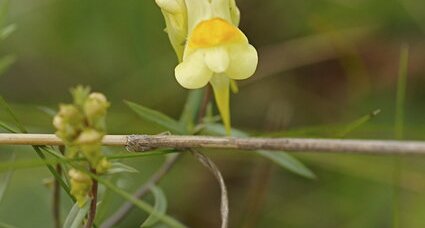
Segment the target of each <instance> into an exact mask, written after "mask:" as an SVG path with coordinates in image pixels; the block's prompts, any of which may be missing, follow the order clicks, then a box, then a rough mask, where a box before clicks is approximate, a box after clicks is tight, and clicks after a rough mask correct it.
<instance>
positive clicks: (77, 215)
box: [63, 203, 90, 228]
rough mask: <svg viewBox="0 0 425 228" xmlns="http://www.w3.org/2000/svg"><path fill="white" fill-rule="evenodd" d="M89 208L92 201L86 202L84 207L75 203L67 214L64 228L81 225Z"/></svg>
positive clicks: (77, 227) (73, 227)
mask: <svg viewBox="0 0 425 228" xmlns="http://www.w3.org/2000/svg"><path fill="white" fill-rule="evenodd" d="M89 209H90V203H86V204H85V205H84V207H82V208H80V207H78V204H77V203H75V204H74V206H72V208H71V210H70V211H69V213H68V216H66V219H65V222H64V224H63V228H79V227H81V224H82V223H83V221H84V218H85V217H86V215H87V213H88V212H89Z"/></svg>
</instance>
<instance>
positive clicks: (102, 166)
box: [96, 157, 111, 174]
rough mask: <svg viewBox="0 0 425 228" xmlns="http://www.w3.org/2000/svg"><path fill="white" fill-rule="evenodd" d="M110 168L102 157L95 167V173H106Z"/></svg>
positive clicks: (108, 163)
mask: <svg viewBox="0 0 425 228" xmlns="http://www.w3.org/2000/svg"><path fill="white" fill-rule="evenodd" d="M109 168H111V163H110V162H109V161H108V160H107V159H106V158H105V157H104V158H102V159H101V160H100V161H99V162H98V163H97V165H96V172H97V173H99V174H102V173H106V171H108V169H109Z"/></svg>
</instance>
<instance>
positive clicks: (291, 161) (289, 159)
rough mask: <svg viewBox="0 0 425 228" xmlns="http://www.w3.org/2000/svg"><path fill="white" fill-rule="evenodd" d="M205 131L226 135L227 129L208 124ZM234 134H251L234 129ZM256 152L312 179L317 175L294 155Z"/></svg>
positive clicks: (218, 125) (246, 135) (245, 135)
mask: <svg viewBox="0 0 425 228" xmlns="http://www.w3.org/2000/svg"><path fill="white" fill-rule="evenodd" d="M204 131H205V132H206V133H209V134H213V135H226V130H225V129H224V127H223V125H221V124H207V125H206V126H205V128H204ZM232 136H233V137H241V138H243V137H248V136H249V135H248V134H247V133H245V132H243V131H240V130H237V129H232ZM256 152H257V153H258V154H259V155H261V156H263V157H265V158H267V159H270V160H271V161H273V162H275V163H276V164H277V165H279V166H280V167H282V168H285V169H287V170H289V171H291V172H293V173H295V174H298V175H300V176H303V177H306V178H310V179H312V178H315V177H316V176H315V175H314V173H313V172H312V171H311V170H310V169H309V168H307V167H306V166H305V165H303V164H302V163H301V162H300V161H299V160H298V159H296V158H294V157H293V156H291V155H289V154H287V153H285V152H271V151H264V150H260V151H256Z"/></svg>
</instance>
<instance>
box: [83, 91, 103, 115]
mask: <svg viewBox="0 0 425 228" xmlns="http://www.w3.org/2000/svg"><path fill="white" fill-rule="evenodd" d="M108 107H109V103H108V101H107V100H106V97H105V96H104V95H103V94H101V93H92V94H90V96H89V98H88V99H87V100H86V102H85V103H84V113H85V114H86V116H87V118H88V119H95V118H99V117H100V116H105V114H106V110H107V109H108Z"/></svg>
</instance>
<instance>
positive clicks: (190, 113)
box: [179, 89, 205, 132]
mask: <svg viewBox="0 0 425 228" xmlns="http://www.w3.org/2000/svg"><path fill="white" fill-rule="evenodd" d="M204 92H205V91H204ZM202 97H203V90H201V89H197V90H191V91H190V92H189V94H188V96H187V99H186V103H185V105H184V108H183V111H182V114H181V116H180V120H179V122H180V124H181V125H183V127H184V129H186V131H188V132H191V131H192V128H193V126H194V125H195V123H196V122H197V121H196V119H197V114H198V112H199V108H200V105H201V103H202Z"/></svg>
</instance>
